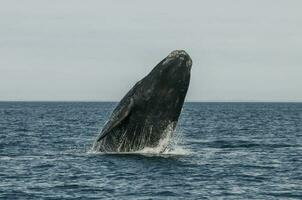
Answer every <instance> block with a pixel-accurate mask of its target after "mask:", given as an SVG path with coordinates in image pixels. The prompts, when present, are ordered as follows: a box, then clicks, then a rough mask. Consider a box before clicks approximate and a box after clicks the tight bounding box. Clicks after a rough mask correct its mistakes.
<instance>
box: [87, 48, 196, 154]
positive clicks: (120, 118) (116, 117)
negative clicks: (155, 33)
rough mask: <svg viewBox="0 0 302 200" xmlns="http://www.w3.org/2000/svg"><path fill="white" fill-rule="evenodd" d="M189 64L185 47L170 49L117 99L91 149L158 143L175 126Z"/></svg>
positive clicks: (123, 148) (117, 149)
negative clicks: (171, 50) (119, 99)
mask: <svg viewBox="0 0 302 200" xmlns="http://www.w3.org/2000/svg"><path fill="white" fill-rule="evenodd" d="M191 66H192V60H191V58H190V56H189V55H188V54H187V53H186V52H185V51H183V50H175V51H173V52H171V53H170V54H169V55H168V56H167V57H166V58H165V59H163V60H162V61H161V62H160V63H159V64H157V65H156V66H155V67H154V69H153V70H152V71H151V72H150V73H149V74H148V75H147V76H146V77H144V78H143V79H142V80H140V81H139V82H137V83H136V84H135V86H134V87H133V88H132V89H131V90H130V91H129V92H128V93H127V94H126V95H125V97H124V98H123V99H122V100H121V101H120V103H119V104H118V106H117V107H116V108H115V110H114V111H113V112H112V114H111V117H110V118H109V120H108V121H107V123H106V124H105V126H104V128H103V130H102V132H101V134H100V135H99V136H98V138H97V139H96V140H95V142H94V145H93V150H95V151H102V152H132V151H138V150H141V149H143V148H145V147H151V148H153V147H157V146H158V145H159V142H160V140H161V139H163V138H165V137H166V136H167V134H168V133H171V132H173V131H174V129H175V127H176V124H177V121H178V118H179V115H180V112H181V109H182V106H183V103H184V100H185V96H186V93H187V90H188V87H189V82H190V71H191ZM164 148H165V147H163V150H164Z"/></svg>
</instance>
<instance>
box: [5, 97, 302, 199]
mask: <svg viewBox="0 0 302 200" xmlns="http://www.w3.org/2000/svg"><path fill="white" fill-rule="evenodd" d="M115 106H116V103H113V102H1V103H0V199H14V200H15V199H302V103H185V105H184V108H183V111H182V114H181V117H180V120H179V123H178V127H177V130H176V132H175V135H174V137H173V138H172V139H171V141H170V143H171V144H170V149H169V150H168V151H166V152H164V153H163V154H159V153H158V152H157V150H156V149H148V150H143V151H140V152H136V153H129V154H113V153H112V154H104V153H97V152H93V151H91V150H90V148H91V146H92V144H93V141H94V139H95V138H96V137H97V135H98V134H99V132H100V130H101V129H102V126H103V125H104V123H105V121H106V120H107V119H108V117H109V115H110V113H111V111H112V110H113V108H114V107H115Z"/></svg>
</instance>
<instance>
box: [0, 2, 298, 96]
mask: <svg viewBox="0 0 302 200" xmlns="http://www.w3.org/2000/svg"><path fill="white" fill-rule="evenodd" d="M301 9H302V1H301V0H296V1H295V0H288V1H287V0H282V1H281V0H252V1H251V0H228V1H225V0H207V1H202V0H196V1H190V0H181V1H176V0H173V1H171V0H169V1H168V0H164V1H163V0H152V1H150V0H149V1H145V0H135V1H134V0H133V1H131V0H129V1H125V0H119V1H117V0H107V1H101V0H85V1H83V0H26V1H20V0H18V1H17V0H7V1H4V0H0V100H2V101H3V100H56V101H58V100H64V101H68V100H84V101H102V100H103V101H104V100H114V101H118V100H120V99H121V98H122V97H123V96H124V95H125V93H126V92H127V91H128V90H129V89H130V88H131V87H132V86H133V85H134V84H135V82H137V81H138V80H139V79H141V78H142V77H143V76H145V75H146V74H147V73H148V72H149V71H150V70H151V69H152V68H153V67H154V66H155V65H156V64H157V63H158V62H159V61H160V60H162V59H163V58H164V57H165V56H167V54H169V53H170V51H172V50H174V49H185V50H186V51H187V52H188V53H189V54H190V55H191V57H192V60H193V67H192V75H191V85H190V88H189V92H188V96H187V100H189V101H302V55H301V54H302V12H301Z"/></svg>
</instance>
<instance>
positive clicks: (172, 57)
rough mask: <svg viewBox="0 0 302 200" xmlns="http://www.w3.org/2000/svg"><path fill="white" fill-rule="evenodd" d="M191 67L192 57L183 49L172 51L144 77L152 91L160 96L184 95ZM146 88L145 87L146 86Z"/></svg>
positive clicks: (175, 96) (165, 97) (173, 96)
mask: <svg viewBox="0 0 302 200" xmlns="http://www.w3.org/2000/svg"><path fill="white" fill-rule="evenodd" d="M191 68H192V59H191V57H190V56H189V54H188V53H187V52H185V51H184V50H175V51H172V52H171V53H170V54H169V55H168V56H167V57H166V58H164V59H163V60H162V61H161V62H160V63H158V64H157V66H156V67H155V68H154V69H153V70H152V71H151V72H150V74H149V75H148V76H147V77H146V78H147V79H149V81H148V84H147V85H148V87H149V88H152V93H153V94H157V95H158V97H160V98H164V99H167V98H169V97H170V98H177V97H178V96H185V95H186V92H187V89H188V86H189V82H190V73H191ZM146 89H147V88H146Z"/></svg>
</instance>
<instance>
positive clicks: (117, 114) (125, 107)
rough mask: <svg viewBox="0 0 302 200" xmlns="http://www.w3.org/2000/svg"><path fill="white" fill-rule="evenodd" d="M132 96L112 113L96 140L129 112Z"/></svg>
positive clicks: (132, 102) (131, 105)
mask: <svg viewBox="0 0 302 200" xmlns="http://www.w3.org/2000/svg"><path fill="white" fill-rule="evenodd" d="M133 105H134V100H133V98H130V99H128V101H126V102H125V103H124V104H122V105H121V106H118V107H117V108H116V109H115V110H114V111H113V113H112V115H111V118H110V120H109V121H108V122H107V123H106V124H105V126H104V128H103V131H102V133H101V135H100V137H99V138H98V139H97V141H100V140H101V139H103V138H104V137H105V136H106V135H107V134H108V133H109V132H110V131H112V129H114V128H115V127H116V126H118V125H119V124H120V123H121V122H122V121H123V120H124V119H126V117H128V116H129V114H130V113H131V109H132V108H133Z"/></svg>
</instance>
